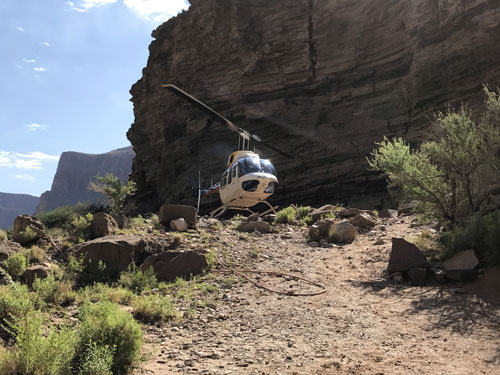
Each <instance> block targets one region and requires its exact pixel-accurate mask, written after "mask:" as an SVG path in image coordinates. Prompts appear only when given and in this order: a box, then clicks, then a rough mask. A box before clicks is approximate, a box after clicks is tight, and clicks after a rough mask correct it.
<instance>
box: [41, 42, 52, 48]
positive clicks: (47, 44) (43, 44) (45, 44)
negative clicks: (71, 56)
mask: <svg viewBox="0 0 500 375" xmlns="http://www.w3.org/2000/svg"><path fill="white" fill-rule="evenodd" d="M42 46H44V47H52V44H50V43H49V42H42Z"/></svg>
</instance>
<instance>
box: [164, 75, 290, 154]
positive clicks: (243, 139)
mask: <svg viewBox="0 0 500 375" xmlns="http://www.w3.org/2000/svg"><path fill="white" fill-rule="evenodd" d="M161 87H165V88H167V89H169V90H170V91H171V92H173V93H174V94H176V95H178V96H180V97H181V98H183V99H185V100H187V101H188V102H190V103H191V104H194V105H195V106H197V107H198V108H200V109H201V110H202V111H203V112H205V113H206V114H208V115H209V116H210V117H212V118H213V119H214V120H216V121H217V122H219V123H221V124H223V125H226V126H227V127H228V128H229V130H231V131H233V132H237V133H238V134H239V136H240V140H239V144H238V146H239V147H238V148H239V149H241V150H246V149H249V148H250V139H252V140H253V141H255V142H257V143H260V144H262V145H263V146H265V147H267V148H269V149H271V150H273V151H276V152H277V153H279V154H281V155H283V156H285V157H287V158H289V159H292V157H291V156H290V155H288V154H286V153H285V152H283V151H281V150H279V149H277V148H276V147H274V146H271V145H270V144H268V143H265V142H263V141H262V140H261V139H260V137H259V136H258V135H257V134H251V133H249V132H248V131H246V130H245V129H242V128H240V127H239V126H237V125H235V124H234V123H233V122H231V121H230V120H228V119H227V118H225V117H224V116H222V115H221V114H220V113H219V112H217V111H215V110H213V109H212V108H210V107H209V106H208V105H206V104H205V103H203V102H201V101H200V100H198V99H196V98H195V97H194V96H192V95H190V94H188V93H187V92H185V91H184V90H182V89H180V88H179V87H177V86H175V85H172V84H164V85H161Z"/></svg>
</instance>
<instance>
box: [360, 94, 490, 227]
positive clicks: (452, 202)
mask: <svg viewBox="0 0 500 375" xmlns="http://www.w3.org/2000/svg"><path fill="white" fill-rule="evenodd" d="M484 91H485V95H486V100H485V108H486V109H485V111H484V113H483V114H482V116H474V115H473V114H472V112H471V111H470V110H469V109H468V108H467V107H465V106H462V108H461V109H460V110H459V111H456V112H453V111H451V110H449V111H448V112H446V113H439V114H438V115H437V118H436V124H437V126H436V127H435V132H436V134H435V140H431V141H427V142H423V143H422V144H421V145H420V146H419V147H418V148H417V149H416V150H413V151H412V150H411V149H410V146H409V145H408V144H407V143H406V142H405V141H404V140H403V139H401V138H396V139H393V140H388V139H386V138H384V140H383V141H382V142H381V143H379V144H378V145H379V148H378V149H377V150H375V151H374V152H373V153H372V158H371V159H369V160H368V161H369V165H370V167H371V169H373V170H379V171H382V172H384V173H386V174H387V176H388V178H389V188H390V190H391V191H392V192H397V193H398V195H399V196H400V198H401V200H402V201H403V202H414V203H415V204H416V205H415V211H416V212H417V213H421V214H423V215H427V216H429V217H431V218H436V219H438V220H439V221H440V222H447V223H451V225H454V224H455V223H459V224H463V223H465V222H467V221H468V220H469V218H471V217H472V216H474V215H478V216H483V215H484V214H486V213H487V212H488V211H489V210H491V205H490V203H492V201H491V198H492V196H493V195H494V194H495V191H497V189H499V188H500V179H499V178H498V171H499V170H500V91H499V92H497V93H496V92H492V91H489V90H488V89H487V88H485V89H484ZM476 117H477V118H478V119H479V120H478V122H476V121H475V120H474V119H473V118H476Z"/></svg>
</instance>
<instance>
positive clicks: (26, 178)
mask: <svg viewBox="0 0 500 375" xmlns="http://www.w3.org/2000/svg"><path fill="white" fill-rule="evenodd" d="M14 177H15V178H17V179H18V180H23V181H30V182H33V181H36V178H35V177H34V176H32V175H30V174H16V175H14Z"/></svg>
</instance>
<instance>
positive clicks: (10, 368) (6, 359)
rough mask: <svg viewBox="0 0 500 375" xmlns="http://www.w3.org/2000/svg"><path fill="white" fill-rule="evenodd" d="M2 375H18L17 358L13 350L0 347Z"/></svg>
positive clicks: (0, 372) (0, 369)
mask: <svg viewBox="0 0 500 375" xmlns="http://www.w3.org/2000/svg"><path fill="white" fill-rule="evenodd" d="M0 374H2V375H18V374H17V371H16V356H15V355H14V352H13V351H12V350H8V349H5V348H4V347H3V346H1V345H0Z"/></svg>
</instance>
